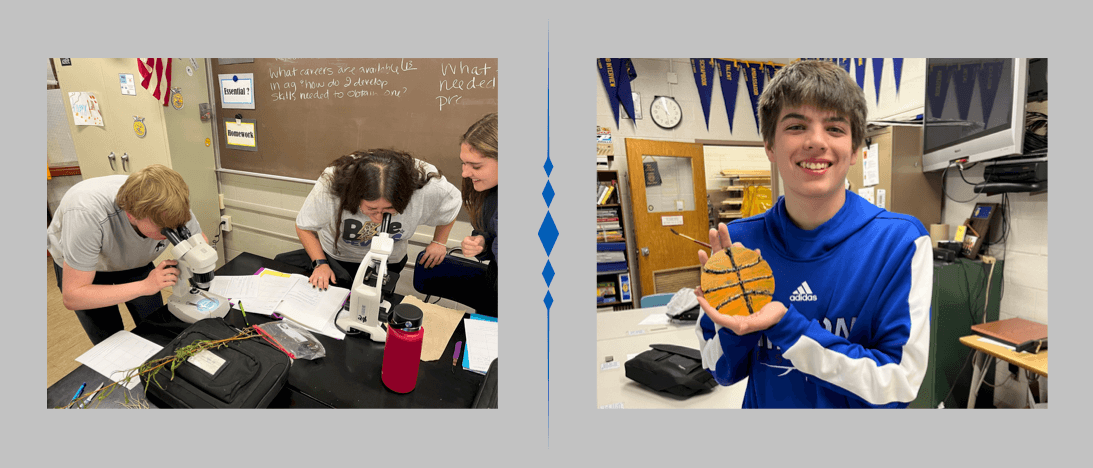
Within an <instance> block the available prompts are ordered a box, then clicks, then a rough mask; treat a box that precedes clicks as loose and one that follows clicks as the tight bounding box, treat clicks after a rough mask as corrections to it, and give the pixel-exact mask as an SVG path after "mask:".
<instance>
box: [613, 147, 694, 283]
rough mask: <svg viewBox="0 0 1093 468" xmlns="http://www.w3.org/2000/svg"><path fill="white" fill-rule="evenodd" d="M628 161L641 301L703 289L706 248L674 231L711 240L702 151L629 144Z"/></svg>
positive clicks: (687, 148) (627, 150) (688, 148)
mask: <svg viewBox="0 0 1093 468" xmlns="http://www.w3.org/2000/svg"><path fill="white" fill-rule="evenodd" d="M626 160H627V168H628V170H629V174H630V177H629V179H630V201H631V206H632V211H633V214H634V219H633V225H634V238H635V243H634V246H635V247H636V249H637V254H636V255H635V256H634V257H635V258H637V264H638V272H639V277H638V280H639V283H638V286H639V288H640V289H639V291H640V293H641V295H642V296H648V295H650V294H657V293H667V292H676V291H678V290H679V289H680V288H684V287H695V286H698V283H699V277H700V270H699V268H700V267H699V264H698V254H697V252H698V249H701V248H702V246H700V245H698V244H695V243H694V242H691V241H689V240H687V239H685V238H683V237H680V236H678V235H676V234H673V233H672V231H671V229H675V230H676V231H677V232H679V233H681V234H685V235H687V236H690V237H692V238H695V239H698V240H701V241H703V242H706V241H708V240H709V234H708V233H709V212H708V209H707V206H706V174H705V163H704V162H703V157H702V145H701V144H698V143H678V142H671V141H654V140H639V139H634V138H627V139H626Z"/></svg>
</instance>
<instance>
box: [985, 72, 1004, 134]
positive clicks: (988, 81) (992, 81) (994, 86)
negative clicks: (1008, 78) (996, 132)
mask: <svg viewBox="0 0 1093 468" xmlns="http://www.w3.org/2000/svg"><path fill="white" fill-rule="evenodd" d="M1001 81H1002V62H1001V61H998V62H983V63H982V64H980V67H979V99H980V101H981V102H982V103H983V124H984V125H985V126H987V127H990V121H991V108H993V107H994V97H995V96H996V95H997V94H998V83H1000V82H1001Z"/></svg>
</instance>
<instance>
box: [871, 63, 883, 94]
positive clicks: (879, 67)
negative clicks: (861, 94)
mask: <svg viewBox="0 0 1093 468" xmlns="http://www.w3.org/2000/svg"><path fill="white" fill-rule="evenodd" d="M883 75H884V59H882V58H875V59H873V91H874V92H875V93H877V105H880V78H881V76H883Z"/></svg>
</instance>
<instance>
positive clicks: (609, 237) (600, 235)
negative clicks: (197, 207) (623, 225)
mask: <svg viewBox="0 0 1093 468" xmlns="http://www.w3.org/2000/svg"><path fill="white" fill-rule="evenodd" d="M625 239H626V238H624V237H622V231H600V232H597V233H596V242H622V241H624V240H625Z"/></svg>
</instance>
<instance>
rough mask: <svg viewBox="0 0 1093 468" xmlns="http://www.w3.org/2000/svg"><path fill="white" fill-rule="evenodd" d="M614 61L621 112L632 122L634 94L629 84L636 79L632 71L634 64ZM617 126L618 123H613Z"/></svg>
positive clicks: (627, 61)
mask: <svg viewBox="0 0 1093 468" xmlns="http://www.w3.org/2000/svg"><path fill="white" fill-rule="evenodd" d="M615 60H616V62H615V63H616V64H617V65H616V67H617V70H616V71H618V73H616V75H615V78H616V79H617V80H618V83H619V90H618V99H619V103H620V104H622V108H623V110H625V111H626V115H628V116H630V120H634V93H633V92H632V91H631V90H630V82H631V81H634V78H637V77H638V73H637V71H635V70H634V62H633V61H631V60H630V59H628V58H620V59H615ZM615 125H618V122H617V121H616V122H615Z"/></svg>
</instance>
